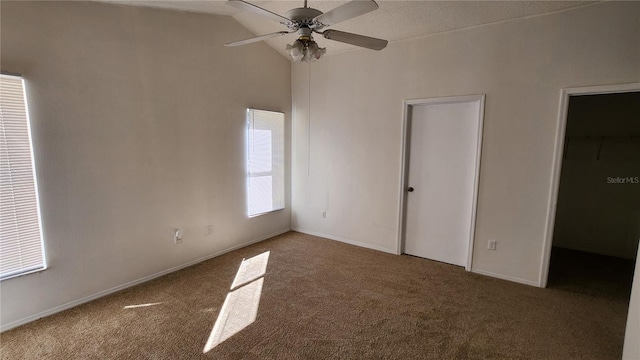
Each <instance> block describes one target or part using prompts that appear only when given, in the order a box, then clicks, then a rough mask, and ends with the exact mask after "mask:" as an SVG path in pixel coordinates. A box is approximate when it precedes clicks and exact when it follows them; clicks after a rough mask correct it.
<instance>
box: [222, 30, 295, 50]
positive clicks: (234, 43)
mask: <svg viewBox="0 0 640 360" xmlns="http://www.w3.org/2000/svg"><path fill="white" fill-rule="evenodd" d="M292 32H293V31H278V32H274V33H271V34H266V35H261V36H257V37H254V38H250V39H244V40H239V41H234V42H230V43H227V44H224V46H240V45H245V44H251V43H254V42H258V41H262V40H266V39H270V38H273V37H278V36H282V35H287V34H291V33H292Z"/></svg>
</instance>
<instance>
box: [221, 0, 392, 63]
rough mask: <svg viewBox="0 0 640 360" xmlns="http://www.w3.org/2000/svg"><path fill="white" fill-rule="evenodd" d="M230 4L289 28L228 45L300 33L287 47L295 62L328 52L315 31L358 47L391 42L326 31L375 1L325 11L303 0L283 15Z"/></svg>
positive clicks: (233, 0) (358, 0)
mask: <svg viewBox="0 0 640 360" xmlns="http://www.w3.org/2000/svg"><path fill="white" fill-rule="evenodd" d="M227 4H228V5H231V6H233V7H235V8H238V9H241V10H245V11H249V12H252V13H254V14H257V15H262V16H264V17H267V18H269V19H271V20H275V21H277V22H279V23H281V24H282V25H284V26H286V27H287V28H288V29H289V30H288V31H278V32H274V33H271V34H266V35H261V36H257V37H254V38H250V39H245V40H240V41H234V42H231V43H228V44H225V46H239V45H245V44H251V43H254V42H258V41H262V40H266V39H269V38H273V37H278V36H283V35H288V34H292V33H296V32H297V33H298V35H299V37H298V39H297V40H296V41H295V42H294V43H293V44H291V45H287V47H286V50H287V52H288V53H289V55H290V56H291V58H292V59H293V61H296V62H311V61H315V60H318V59H319V58H320V57H322V55H324V53H325V52H326V48H320V47H319V46H318V44H317V43H316V42H315V41H314V40H313V33H316V34H321V35H322V36H323V37H324V38H325V39H329V40H334V41H339V42H343V43H347V44H351V45H355V46H360V47H363V48H367V49H372V50H382V49H384V48H385V47H386V46H387V43H388V41H387V40H382V39H377V38H373V37H368V36H363V35H358V34H353V33H348V32H344V31H339V30H332V29H329V30H324V31H320V30H322V29H324V28H326V27H328V26H331V25H335V24H337V23H339V22H342V21H345V20H349V19H352V18H354V17H356V16H360V15H363V14H366V13H368V12H370V11H373V10H376V9H377V8H378V4H376V2H375V1H373V0H352V1H350V2H348V3H346V4H343V5H341V6H338V7H337V8H334V9H332V10H330V11H328V12H326V13H322V11H320V10H317V9H313V8H310V7H308V6H307V0H304V7H301V8H295V9H291V10H289V11H287V13H286V16H281V15H278V14H276V13H273V12H271V11H269V10H266V9H263V8H261V7H259V6H256V5H253V4H251V3H248V2H246V1H243V0H228V1H227Z"/></svg>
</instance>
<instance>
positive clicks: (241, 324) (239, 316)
mask: <svg viewBox="0 0 640 360" xmlns="http://www.w3.org/2000/svg"><path fill="white" fill-rule="evenodd" d="M269 253H270V252H269V251H267V252H264V253H262V254H260V255H256V256H254V257H252V258H250V259H243V260H242V263H241V264H240V268H239V269H238V272H237V273H236V277H235V279H234V280H233V284H232V285H231V289H232V290H233V289H235V290H233V291H231V292H229V293H228V294H227V298H226V299H225V300H224V304H222V308H221V309H220V314H219V315H218V319H217V320H216V323H215V325H214V326H213V330H211V334H210V335H209V339H208V340H207V343H206V344H205V346H204V350H203V351H202V352H203V353H205V354H206V353H208V352H209V351H211V349H213V348H215V347H216V346H218V344H220V343H222V342H223V341H225V340H227V339H228V338H230V337H231V336H233V335H235V334H237V333H238V332H240V331H242V330H243V329H244V328H246V327H247V326H249V325H251V324H252V323H253V322H254V321H255V320H256V317H257V316H258V307H259V306H260V296H261V295H262V285H263V284H264V274H265V273H266V270H267V262H268V261H269Z"/></svg>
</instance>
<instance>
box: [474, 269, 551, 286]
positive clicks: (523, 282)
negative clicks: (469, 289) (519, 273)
mask: <svg viewBox="0 0 640 360" xmlns="http://www.w3.org/2000/svg"><path fill="white" fill-rule="evenodd" d="M471 272H472V273H474V274H480V275H485V276H491V277H494V278H498V279H502V280H508V281H513V282H516V283H520V284H525V285H531V286H535V287H542V286H541V285H540V284H539V283H538V282H537V281H531V280H525V279H521V278H518V277H514V276H508V275H502V274H497V273H494V272H491V271H485V270H478V269H471Z"/></svg>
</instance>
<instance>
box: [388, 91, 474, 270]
mask: <svg viewBox="0 0 640 360" xmlns="http://www.w3.org/2000/svg"><path fill="white" fill-rule="evenodd" d="M485 97H486V95H485V94H482V95H462V96H447V97H436V98H428V99H411V100H405V101H404V102H403V104H404V105H403V120H402V142H401V146H402V148H401V162H400V194H399V199H400V200H399V210H400V211H399V215H398V238H397V240H396V242H397V243H396V252H395V253H396V254H398V255H400V254H402V253H403V252H404V218H405V209H404V206H405V198H406V196H407V194H406V191H405V189H406V187H407V181H408V176H407V175H408V174H407V172H408V169H409V167H408V164H407V155H408V152H409V150H408V149H407V145H408V144H409V142H408V138H409V128H408V124H409V114H410V111H409V110H410V108H411V107H413V106H414V105H427V104H428V105H436V104H455V103H466V102H476V101H477V102H479V104H480V109H479V111H478V146H477V149H476V168H475V173H474V180H473V203H472V205H471V206H472V208H471V224H470V226H471V228H470V233H469V234H470V236H469V249H468V254H467V263H466V265H465V267H464V268H465V270H466V271H471V264H472V260H473V244H474V242H475V230H476V213H477V208H478V188H479V185H480V158H481V153H482V134H483V129H484V102H485Z"/></svg>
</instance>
